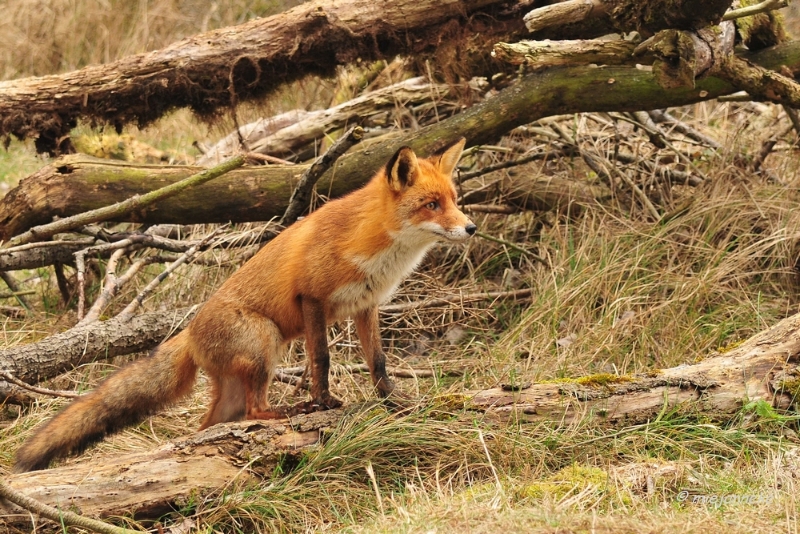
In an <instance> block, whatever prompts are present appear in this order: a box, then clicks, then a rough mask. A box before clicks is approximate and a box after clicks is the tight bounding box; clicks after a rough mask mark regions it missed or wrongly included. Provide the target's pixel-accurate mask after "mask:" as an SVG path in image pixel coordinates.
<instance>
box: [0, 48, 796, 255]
mask: <svg viewBox="0 0 800 534" xmlns="http://www.w3.org/2000/svg"><path fill="white" fill-rule="evenodd" d="M746 58H747V59H748V60H750V61H753V62H755V63H758V64H760V65H762V66H764V67H766V68H770V69H779V68H781V67H782V66H786V67H787V68H788V69H790V70H792V71H798V70H800V42H798V41H792V42H790V43H785V44H782V45H778V46H776V47H773V48H770V49H766V50H763V51H760V52H758V53H756V54H750V55H748V56H746ZM737 90H738V89H737V88H736V87H734V86H733V85H731V84H730V83H729V82H726V81H724V80H721V79H719V78H714V77H707V78H704V79H702V80H698V82H697V85H696V86H695V87H694V88H692V87H680V88H676V89H671V90H666V89H664V88H663V87H661V86H660V85H659V84H658V83H657V82H656V81H655V79H654V78H653V75H652V73H650V72H647V71H644V70H639V69H636V68H633V67H624V66H616V67H603V68H592V67H570V68H557V69H551V70H548V71H546V72H542V73H535V74H531V75H529V76H527V77H525V78H524V79H522V80H521V81H520V83H518V84H516V85H514V86H512V87H509V88H507V89H504V90H502V91H500V92H499V93H498V94H497V95H495V96H493V97H492V98H490V99H487V100H485V101H484V102H481V103H479V104H476V105H475V106H472V107H471V108H468V109H467V110H466V111H464V112H463V113H460V114H458V115H455V116H453V117H450V118H448V119H446V120H443V121H441V122H440V123H437V124H432V125H430V126H426V127H424V128H420V129H419V130H417V131H415V132H408V133H403V134H399V135H397V136H395V137H392V138H391V139H389V140H386V141H384V142H380V143H375V144H373V145H368V146H366V147H365V148H363V149H361V150H358V151H354V152H352V153H350V154H346V155H345V156H343V157H342V158H340V159H339V160H338V161H337V163H336V165H335V166H334V168H333V169H331V170H329V171H328V172H327V173H325V175H323V177H322V178H321V179H320V182H319V184H318V186H317V187H318V190H320V191H323V192H325V193H326V194H330V195H332V196H338V195H341V194H344V193H345V192H347V191H350V190H352V189H353V188H355V187H358V186H360V185H361V184H363V183H364V182H365V181H366V180H367V179H368V178H369V177H370V176H371V175H372V174H373V173H374V172H375V171H376V170H377V169H378V168H379V167H380V166H381V165H383V164H384V163H385V162H386V161H388V160H389V158H390V157H391V155H392V154H393V153H394V152H395V151H396V150H397V149H398V148H399V147H400V146H403V145H407V146H410V147H411V148H413V149H414V150H415V151H416V152H417V153H418V154H421V155H423V156H426V155H429V154H431V153H432V152H434V151H435V150H437V149H438V148H441V147H443V146H445V145H446V144H447V143H450V142H452V141H454V140H455V139H457V138H458V137H466V138H467V141H468V144H469V145H475V144H481V143H489V142H494V141H496V140H497V139H499V138H500V137H501V136H502V135H503V134H505V133H506V132H508V131H509V130H511V129H513V128H515V127H517V126H520V125H522V124H528V123H530V122H533V121H535V120H538V119H541V118H543V117H546V116H550V115H557V114H565V113H577V112H591V111H639V110H644V109H661V108H667V107H672V106H680V105H686V104H691V103H695V102H700V101H703V100H709V99H713V98H716V97H718V96H721V95H726V94H730V93H733V92H735V91H737ZM197 170H198V169H197V168H196V167H187V166H183V167H180V166H176V167H158V166H145V165H133V164H129V163H119V162H107V161H103V162H97V161H90V160H87V159H86V158H85V157H72V158H67V159H62V160H57V161H55V162H54V163H52V164H50V165H48V166H46V167H44V168H43V169H41V170H40V171H39V172H37V173H36V174H34V175H33V176H31V177H29V178H26V179H25V180H23V181H22V182H21V183H20V185H19V186H18V187H17V188H15V189H13V190H11V191H10V192H9V193H8V194H7V195H6V196H5V197H4V198H3V199H2V201H0V239H8V238H9V237H11V236H13V235H15V234H18V233H20V232H23V231H25V230H27V229H28V228H30V227H31V226H34V225H36V224H42V223H46V222H49V221H50V220H51V219H52V218H53V217H54V216H59V217H64V216H69V215H73V214H75V213H79V212H82V211H86V210H88V209H92V208H95V207H98V206H101V205H106V204H110V203H113V202H116V201H119V200H121V199H124V198H126V197H128V196H130V195H132V194H142V193H144V192H147V191H150V190H153V189H156V188H158V187H162V186H164V185H166V184H167V183H170V182H173V181H177V180H180V179H181V178H184V177H186V176H188V175H190V174H192V173H193V172H196V171H197ZM303 170H305V167H304V166H289V167H281V166H269V167H260V168H248V169H239V170H237V171H234V172H231V173H229V174H228V175H226V176H223V177H221V178H220V179H218V180H215V181H214V182H211V183H209V184H205V185H203V186H201V187H198V188H195V189H193V190H191V191H189V192H187V193H186V194H184V195H181V196H180V197H175V198H173V199H172V200H167V201H165V202H162V203H157V204H154V205H153V206H151V207H149V208H147V209H145V210H141V211H139V212H136V213H133V214H130V216H128V217H126V218H125V219H124V220H129V221H138V222H146V223H153V224H158V223H183V224H188V223H201V222H225V221H235V222H241V221H263V220H267V219H269V218H271V217H274V216H280V215H281V214H282V213H283V209H285V204H286V202H287V200H288V198H289V196H290V195H291V189H292V185H293V183H294V181H295V180H296V178H297V177H298V176H299V175H300V174H301V173H302V172H303Z"/></svg>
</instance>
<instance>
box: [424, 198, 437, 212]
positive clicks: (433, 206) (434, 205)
mask: <svg viewBox="0 0 800 534" xmlns="http://www.w3.org/2000/svg"><path fill="white" fill-rule="evenodd" d="M425 207H426V208H428V209H429V210H435V209H436V208H438V207H439V203H438V202H436V201H435V200H432V201H431V202H428V203H427V204H425Z"/></svg>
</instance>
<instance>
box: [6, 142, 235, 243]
mask: <svg viewBox="0 0 800 534" xmlns="http://www.w3.org/2000/svg"><path fill="white" fill-rule="evenodd" d="M244 161H245V157H244V156H241V155H240V156H236V157H234V158H231V159H229V160H227V161H224V162H222V163H220V164H219V165H217V166H215V167H212V168H210V169H207V170H204V171H201V172H198V173H197V174H193V175H192V176H189V177H188V178H185V179H183V180H181V181H179V182H175V183H174V184H170V185H167V186H164V187H162V188H160V189H156V190H154V191H150V192H149V193H145V194H143V195H134V196H132V197H130V198H128V199H126V200H123V201H122V202H117V203H116V204H112V205H110V206H104V207H102V208H98V209H96V210H91V211H87V212H84V213H79V214H78V215H74V216H72V217H68V218H66V219H60V220H58V221H55V222H52V223H49V224H43V225H41V226H35V227H33V228H31V229H30V230H28V231H27V232H24V233H22V234H20V235H18V236H16V237H14V238H12V239H10V240H9V242H8V243H7V244H6V246H5V247H4V248H8V247H14V246H17V245H24V244H25V243H30V242H32V241H35V240H38V241H41V240H46V239H49V238H50V237H52V236H54V235H55V234H58V233H60V232H67V231H69V230H74V229H75V228H79V227H81V226H84V225H86V224H89V223H96V222H102V221H107V220H109V219H114V218H118V217H122V216H123V215H126V214H128V213H130V212H132V211H134V210H137V209H140V208H142V207H144V206H147V205H150V204H152V203H154V202H156V201H158V200H163V199H165V198H169V197H172V196H175V195H177V194H178V193H180V192H182V191H184V190H186V189H189V188H191V187H196V186H198V185H201V184H204V183H206V182H208V181H210V180H213V179H214V178H218V177H220V176H222V175H223V174H226V173H227V172H230V171H232V170H233V169H236V168H238V167H241V166H242V165H244Z"/></svg>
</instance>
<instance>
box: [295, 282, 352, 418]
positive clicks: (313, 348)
mask: <svg viewBox="0 0 800 534" xmlns="http://www.w3.org/2000/svg"><path fill="white" fill-rule="evenodd" d="M301 305H302V309H303V322H304V325H305V337H306V354H307V356H308V364H307V365H309V366H310V367H311V408H313V409H315V410H328V409H331V408H338V407H339V406H341V405H342V401H340V400H339V399H337V398H336V397H334V396H333V395H331V392H330V389H329V385H328V373H329V371H330V365H331V359H330V354H329V353H328V336H327V328H326V327H327V322H326V321H325V308H324V306H323V305H322V302H320V301H319V300H317V299H314V298H310V297H302V301H301Z"/></svg>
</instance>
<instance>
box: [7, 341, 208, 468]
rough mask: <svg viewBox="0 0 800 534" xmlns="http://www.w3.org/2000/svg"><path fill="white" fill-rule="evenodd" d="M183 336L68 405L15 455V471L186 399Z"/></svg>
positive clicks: (189, 371)
mask: <svg viewBox="0 0 800 534" xmlns="http://www.w3.org/2000/svg"><path fill="white" fill-rule="evenodd" d="M188 336H189V333H188V331H186V330H184V331H183V332H181V333H180V334H178V335H177V336H175V337H174V338H172V339H170V340H168V341H167V342H165V343H163V344H162V345H160V346H159V347H157V348H156V349H155V350H154V351H153V353H152V354H151V355H150V356H149V357H147V358H143V359H141V360H138V361H136V362H134V363H132V364H130V365H128V366H126V367H124V368H122V369H120V370H119V371H117V372H116V373H114V374H113V375H111V376H110V377H108V378H107V379H106V380H105V381H104V382H102V383H101V384H100V385H99V386H97V388H96V389H95V390H94V391H92V392H90V393H88V394H86V395H83V396H81V397H79V398H77V399H76V400H75V401H73V402H72V404H70V405H69V406H67V407H66V408H65V409H64V410H62V411H61V412H60V413H59V414H58V415H56V416H55V417H54V418H53V419H51V420H50V421H49V422H48V423H47V424H45V425H44V426H42V427H41V428H39V429H38V430H37V431H36V433H35V434H34V435H33V437H32V438H30V439H29V440H28V441H27V442H26V443H25V445H23V447H22V448H21V449H20V450H19V451H17V459H16V464H15V465H14V471H15V472H17V473H21V472H25V471H35V470H37V469H45V468H47V466H48V465H50V462H51V461H52V460H54V459H56V458H61V457H63V456H67V455H69V454H72V453H76V452H80V451H81V450H83V449H84V448H86V447H87V446H89V445H91V444H92V443H94V442H96V441H99V440H100V439H102V438H103V436H105V435H106V434H110V433H112V432H115V431H117V430H120V429H122V428H124V427H126V426H128V425H132V424H135V423H138V422H139V421H141V420H142V419H144V418H145V417H146V416H147V415H149V414H151V413H154V412H156V411H158V410H159V409H161V408H163V407H165V406H167V405H169V404H171V403H173V402H175V401H176V400H178V399H179V398H180V397H182V396H184V395H186V394H187V393H189V391H190V390H191V388H192V385H193V384H194V381H195V379H196V377H197V364H195V362H194V360H193V359H192V355H191V354H190V353H189V350H188V345H189V344H188V343H187V340H188Z"/></svg>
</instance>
